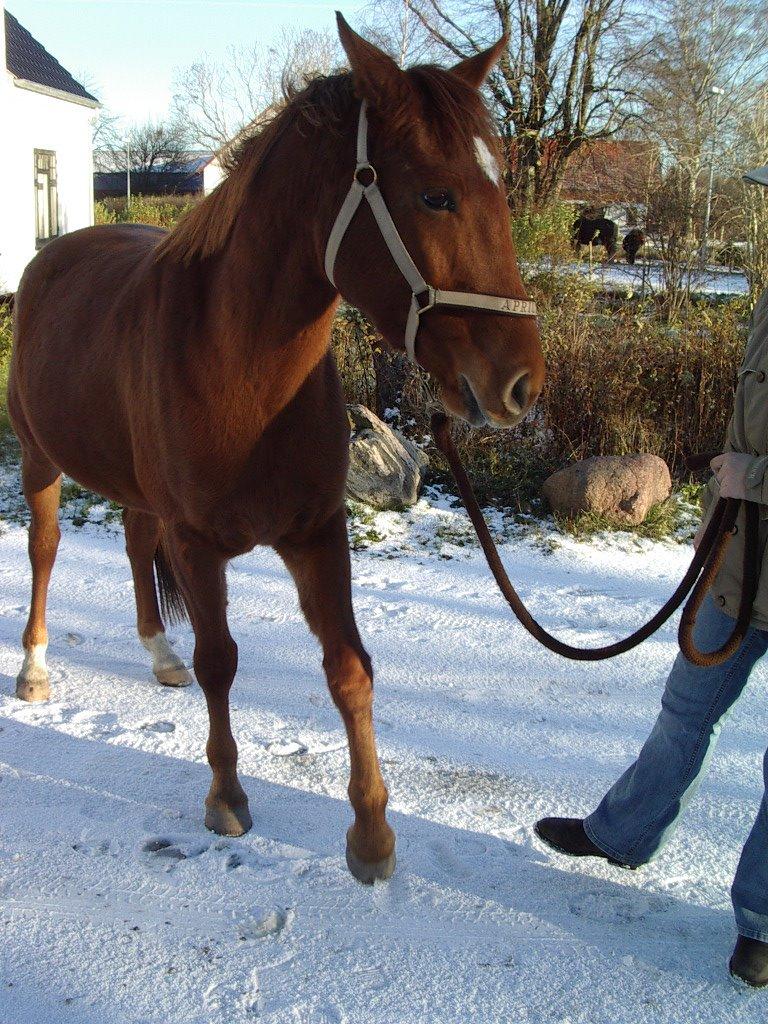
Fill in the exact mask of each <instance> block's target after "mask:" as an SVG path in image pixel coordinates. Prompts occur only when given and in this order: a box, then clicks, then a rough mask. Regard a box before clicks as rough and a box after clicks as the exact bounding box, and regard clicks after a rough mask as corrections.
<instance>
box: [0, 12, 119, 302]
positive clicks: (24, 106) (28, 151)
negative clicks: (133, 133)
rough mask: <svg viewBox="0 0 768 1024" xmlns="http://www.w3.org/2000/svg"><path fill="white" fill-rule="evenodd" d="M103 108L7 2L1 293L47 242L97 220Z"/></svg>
mask: <svg viewBox="0 0 768 1024" xmlns="http://www.w3.org/2000/svg"><path fill="white" fill-rule="evenodd" d="M98 106H99V103H98V101H97V100H96V99H95V98H94V97H93V96H91V94H90V93H89V92H87V90H86V89H84V88H83V86H82V85H80V83H79V82H76V81H75V79H74V78H73V77H72V76H71V75H70V74H69V72H68V71H66V70H65V69H64V68H63V67H62V66H61V64H59V62H58V61H57V60H56V59H55V58H54V57H52V56H51V54H50V53H48V51H47V50H45V49H44V47H43V46H41V44H40V43H38V41H37V40H36V39H34V38H33V36H31V35H30V33H29V32H28V31H27V30H26V29H25V28H24V27H23V26H22V25H20V24H19V22H18V21H17V20H16V19H15V18H14V17H13V15H12V14H10V13H9V12H8V11H5V10H4V8H3V5H2V4H1V3H0V125H2V138H3V140H4V143H3V145H2V146H0V149H1V150H2V152H1V153H0V294H3V293H4V292H12V291H14V290H15V288H16V287H17V286H18V283H19V278H20V277H21V274H22V272H23V270H24V267H25V266H26V265H27V263H29V261H30V260H31V259H32V257H33V256H34V255H35V253H36V252H37V250H38V249H40V248H41V247H42V246H43V245H45V243H46V242H47V241H50V239H51V238H55V237H56V236H57V235H61V234H64V233H65V232H67V231H74V230H75V229H76V228H82V227H87V226H88V225H89V224H92V223H93V167H92V158H91V148H92V147H91V122H92V120H93V117H94V114H95V111H96V109H97V108H98Z"/></svg>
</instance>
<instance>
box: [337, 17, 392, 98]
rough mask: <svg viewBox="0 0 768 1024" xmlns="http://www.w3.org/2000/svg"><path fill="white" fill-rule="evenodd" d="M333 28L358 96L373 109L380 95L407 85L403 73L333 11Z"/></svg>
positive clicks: (386, 55)
mask: <svg viewBox="0 0 768 1024" xmlns="http://www.w3.org/2000/svg"><path fill="white" fill-rule="evenodd" d="M336 24H337V26H338V29H339V39H340V40H341V45H342V46H343V47H344V52H345V53H346V55H347V57H348V59H349V65H350V67H351V68H352V77H353V80H354V83H355V90H356V92H357V93H358V95H359V96H361V97H362V98H363V99H366V100H368V101H369V103H371V105H375V103H376V101H377V100H380V99H381V97H382V95H383V94H386V93H393V92H399V91H402V89H403V88H404V87H405V85H406V82H407V79H406V76H405V72H404V71H402V70H401V69H400V68H399V67H398V66H397V64H395V62H394V61H393V60H392V58H391V57H390V56H389V55H388V54H386V53H384V51H383V50H380V49H379V48H378V46H374V45H373V43H369V42H368V40H367V39H363V37H362V36H359V35H358V34H357V32H354V31H353V30H352V29H351V28H350V27H349V25H348V24H347V22H346V21H345V19H344V17H343V15H342V14H341V12H340V11H336Z"/></svg>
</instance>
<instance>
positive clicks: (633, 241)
mask: <svg viewBox="0 0 768 1024" xmlns="http://www.w3.org/2000/svg"><path fill="white" fill-rule="evenodd" d="M644 245H645V234H644V232H643V231H641V230H640V228H632V230H631V231H628V232H627V233H626V235H625V236H624V241H623V242H622V243H621V246H622V248H623V250H624V252H625V253H626V254H627V263H634V262H635V260H636V259H637V254H638V252H639V251H640V249H642V247H643V246H644Z"/></svg>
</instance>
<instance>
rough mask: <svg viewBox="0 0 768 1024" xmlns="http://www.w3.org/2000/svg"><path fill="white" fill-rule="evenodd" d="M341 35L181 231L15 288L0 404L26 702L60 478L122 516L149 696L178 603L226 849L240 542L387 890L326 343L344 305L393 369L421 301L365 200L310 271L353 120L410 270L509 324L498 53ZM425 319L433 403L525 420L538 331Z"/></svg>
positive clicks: (341, 442) (39, 652)
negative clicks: (276, 563) (389, 352)
mask: <svg viewBox="0 0 768 1024" xmlns="http://www.w3.org/2000/svg"><path fill="white" fill-rule="evenodd" d="M339 34H340V37H341V41H342V44H343V46H344V48H345V50H346V52H347V55H348V57H349V62H350V65H351V69H352V70H351V73H345V74H339V75H335V76H332V77H329V78H324V79H318V80H316V81H314V82H313V83H311V84H310V85H308V86H307V87H306V88H305V89H304V91H303V92H301V93H299V94H297V95H295V96H294V97H293V98H292V99H291V100H290V101H289V102H287V104H286V106H285V107H284V108H283V110H282V111H281V112H280V113H279V114H278V115H277V116H276V117H275V119H274V120H273V121H272V122H271V123H270V124H269V126H267V127H266V128H264V129H263V130H262V131H261V132H259V133H258V134H256V135H254V136H252V137H251V138H250V139H247V140H246V141H245V142H244V143H243V144H242V146H241V148H240V150H239V152H238V154H237V156H236V158H235V160H234V163H233V166H232V168H231V171H230V174H229V176H228V177H227V178H226V180H225V181H224V182H223V183H222V184H221V185H220V186H219V188H218V189H216V191H215V192H213V193H212V194H211V195H210V196H209V197H208V198H207V199H205V200H204V201H203V202H202V203H201V204H200V205H199V206H197V207H196V208H195V209H194V210H193V211H192V212H191V213H190V214H189V215H188V216H187V217H186V218H185V219H184V220H183V221H182V222H181V223H180V224H179V225H178V226H177V228H176V229H175V230H174V231H173V232H171V233H170V234H167V233H165V232H163V231H160V230H158V229H156V228H152V227H147V226H140V225H128V224H126V225H112V226H104V227H95V228H87V229H85V230H83V231H76V232H73V233H72V234H70V235H65V236H63V237H61V238H59V239H57V240H55V241H53V242H51V243H50V244H49V245H47V246H46V247H45V248H44V249H43V250H42V251H41V252H40V253H39V254H38V256H37V257H36V258H35V259H34V260H33V261H32V263H31V264H30V266H29V267H28V269H27V271H26V273H25V274H24V277H23V280H22V282H21V285H20V287H19V291H18V294H17V297H16V308H15V345H14V351H13V359H12V365H11V379H10V389H9V401H10V410H11V416H12V420H13V424H14V426H15V429H16V432H17V434H18V437H19V440H20V442H21V447H22V454H23V487H24V494H25V496H26V499H27V502H28V504H29V507H30V510H31V524H30V531H29V554H30V560H31V563H32V602H31V608H30V615H29V621H28V624H27V626H26V629H25V631H24V636H23V645H24V649H25V652H26V655H25V659H24V665H23V667H22V670H21V673H20V675H19V677H18V681H17V694H18V696H19V697H21V698H22V699H23V700H28V701H37V700H45V699H46V698H47V697H48V696H49V684H48V673H47V669H46V664H45V651H46V645H47V634H46V626H45V603H46V594H47V590H48V583H49V579H50V576H51V570H52V567H53V563H54V559H55V556H56V550H57V546H58V542H59V528H58V520H57V514H58V504H59V490H60V483H61V473H62V472H65V473H67V474H69V475H70V476H71V477H73V478H74V479H75V480H77V481H78V482H79V483H80V484H82V485H83V486H85V487H88V488H90V489H92V490H94V491H97V492H98V493H99V494H102V495H104V496H105V497H107V498H111V499H113V500H114V501H117V502H119V503H120V504H121V505H123V506H124V509H125V516H124V523H125V536H126V547H127V551H128V557H129V559H130V562H131V569H132V573H133V580H134V585H135V593H136V605H137V620H138V632H139V636H140V638H141V640H142V643H143V644H144V645H145V647H147V648H148V650H149V651H150V652H151V653H152V656H153V669H154V672H155V675H156V676H157V678H158V680H159V681H160V682H161V683H165V684H168V685H181V684H184V683H186V682H188V681H189V677H188V674H187V672H186V669H185V668H184V665H183V663H182V662H181V661H180V660H179V659H178V657H176V656H175V655H174V654H173V652H172V651H171V649H170V646H169V644H168V642H167V640H166V639H165V631H164V626H163V619H162V617H161V611H162V612H163V613H167V612H168V611H169V609H170V610H172V609H173V605H174V603H176V605H178V606H180V607H182V608H183V609H184V610H185V611H186V612H187V613H188V615H189V617H190V619H191V622H192V627H193V629H194V634H195V650H194V670H195V674H196V676H197V679H198V681H199V683H200V685H201V687H202V689H203V692H204V694H205V699H206V702H207V706H208V713H209V719H210V733H209V740H208V745H207V754H208V760H209V762H210V766H211V770H212V773H213V779H212V783H211V789H210V792H209V794H208V796H207V798H206V801H205V804H206V815H205V823H206V825H207V826H208V828H210V829H212V830H213V831H215V832H218V833H220V834H222V835H241V834H243V833H244V832H246V831H247V830H248V829H249V828H250V826H251V816H250V814H249V810H248V800H247V797H246V794H245V792H244V791H243V788H242V786H241V785H240V782H239V779H238V775H237V746H236V744H235V740H234V738H233V736H232V731H231V728H230V719H229V691H230V688H231V685H232V681H233V679H234V676H235V670H236V668H237V646H236V645H235V642H234V640H233V639H232V636H231V635H230V632H229V629H228V627H227V616H226V604H227V601H226V584H225V569H226V564H227V561H228V560H229V559H230V558H232V557H233V556H235V555H239V554H242V553H243V552H246V551H250V550H251V549H252V548H253V547H254V546H255V545H269V546H271V547H273V548H274V549H275V550H276V551H277V552H278V553H279V554H280V556H281V557H282V559H283V561H284V562H285V564H286V566H287V568H288V570H289V571H290V572H291V573H292V575H293V577H294V580H295V582H296V587H297V590H298V594H299V598H300V602H301V607H302V610H303V612H304V615H305V617H306V619H307V622H308V624H309V627H310V628H311V630H312V631H313V632H314V633H315V634H316V635H317V637H318V638H319V641H320V643H321V645H322V650H323V666H324V669H325V672H326V676H327V680H328V686H329V688H330V692H331V695H332V697H333V700H334V702H335V703H336V705H337V707H338V709H339V711H340V713H341V716H342V718H343V721H344V725H345V727H346V731H347V736H348V741H349V749H350V783H349V796H350V800H351V803H352V806H353V809H354V815H355V817H354V823H353V825H352V826H351V827H350V829H349V832H348V834H347V860H348V864H349V866H350V869H351V871H352V872H353V874H354V875H355V876H356V877H357V878H359V879H360V880H361V881H365V882H372V881H373V880H374V879H376V878H386V877H388V876H389V875H390V874H391V872H392V870H393V868H394V863H395V858H394V846H395V838H394V834H393V832H392V830H391V828H390V827H389V825H388V823H387V821H386V817H385V807H386V803H387V790H386V788H385V785H384V782H383V780H382V777H381V772H380V770H379V764H378V760H377V754H376V747H375V741H374V731H373V722H372V703H373V687H372V675H371V663H370V659H369V657H368V655H367V654H366V652H365V650H364V648H363V646H362V643H361V641H360V636H359V634H358V631H357V626H356V624H355V619H354V614H353V609H352V601H351V587H350V559H349V549H348V542H347V530H346V520H345V514H344V504H343V497H344V483H345V476H346V470H347V451H348V441H349V429H348V424H347V419H346V414H345V407H344V399H343V395H342V391H341V387H340V384H339V379H338V375H337V372H336V367H335V365H334V361H333V358H332V356H331V354H330V352H329V337H330V330H331V321H332V320H333V316H334V311H335V310H336V307H337V305H338V302H339V297H340V296H339V293H341V294H342V295H343V296H344V298H345V299H347V300H348V301H349V302H350V303H353V304H354V305H355V306H358V307H359V308H360V309H362V310H363V311H364V312H365V313H366V315H367V316H369V317H370V318H371V320H372V321H373V322H374V323H375V325H376V327H377V328H378V330H379V331H380V332H381V334H382V335H383V336H384V338H385V340H387V342H388V343H389V344H390V345H392V346H394V347H395V348H398V349H401V350H402V349H403V347H404V341H403V337H404V325H405V321H406V313H407V311H408V306H409V301H410V300H411V298H412V295H411V291H410V289H409V288H408V285H407V284H406V282H405V280H404V278H403V277H402V275H401V272H400V270H399V269H398V266H397V265H396V264H395V261H394V260H393V258H392V250H391V249H390V248H388V243H386V242H385V238H384V236H383V234H382V233H381V231H380V230H379V225H378V224H377V222H376V221H375V220H374V216H373V209H372V207H369V206H368V205H366V203H362V205H361V206H360V208H359V209H358V210H357V212H356V213H355V215H354V216H353V217H352V219H351V221H350V223H349V225H348V227H347V229H346V231H345V232H344V233H343V236H342V237H341V239H340V241H339V243H338V247H337V251H336V252H335V253H334V255H335V265H334V267H333V273H332V276H333V280H334V281H335V286H334V285H332V284H331V283H330V281H329V276H328V275H327V274H326V273H325V271H324V254H325V249H326V243H327V241H328V238H329V234H330V232H331V229H332V226H333V225H334V224H335V222H336V218H337V214H338V213H339V210H340V208H341V207H342V204H343V203H344V200H345V196H346V194H347V193H348V191H349V190H350V181H351V180H352V175H353V170H354V165H353V162H352V159H353V155H354V151H355V137H356V131H357V125H358V121H359V118H360V117H361V115H360V110H361V101H365V106H364V107H363V110H366V109H367V115H368V120H369V126H370V138H369V141H368V145H369V150H368V156H369V159H370V162H371V164H373V165H374V166H375V168H376V172H377V174H378V182H379V186H380V188H381V194H382V195H383V196H384V197H385V200H386V204H387V206H388V208H389V210H390V212H391V215H392V218H393V219H394V221H395V223H396V224H397V229H398V231H399V234H400V236H401V238H402V242H404V243H405V246H406V247H407V251H408V253H410V254H411V256H412V258H413V262H415V263H416V264H417V265H418V267H419V268H420V270H421V272H422V273H424V274H427V275H428V278H429V280H431V281H434V282H437V283H438V284H439V286H440V287H441V288H456V289H471V290H473V291H475V292H483V291H485V292H491V293H493V295H496V296H499V295H500V296H510V297H511V299H510V301H512V302H515V301H517V302H518V303H519V304H521V305H525V293H524V289H523V285H522V282H521V279H520V275H519V272H518V269H517V264H516V260H515V254H514V250H513V246H512V239H511V235H510V230H509V215H508V210H507V206H506V203H505V199H504V193H503V191H502V188H501V184H500V182H501V176H500V174H499V170H498V166H497V164H496V158H495V156H494V153H495V151H496V145H495V139H494V134H493V132H492V129H491V126H490V123H489V119H488V116H487V112H486V110H485V107H484V104H483V102H482V99H481V97H480V94H479V91H478V90H479V88H480V86H481V85H482V83H483V82H484V80H485V78H486V76H487V74H488V73H489V71H490V69H491V67H492V66H493V64H494V63H495V61H496V60H497V59H498V57H499V55H500V53H501V51H502V48H503V46H504V42H505V41H504V40H501V41H500V42H499V43H497V44H496V45H495V46H493V47H491V48H490V49H489V50H488V51H486V52H483V53H480V54H478V55H477V56H475V57H472V58H470V59H468V60H465V61H463V62H462V63H460V64H458V65H457V66H456V67H454V68H453V69H451V70H448V69H443V68H438V67H432V66H423V67H416V68H412V69H411V70H409V71H402V70H401V69H399V68H398V67H397V65H396V64H395V63H394V62H393V61H392V60H391V59H390V58H389V57H388V56H386V55H385V54H384V53H383V52H382V51H380V50H378V49H377V48H376V47H374V46H372V45H371V44H370V43H368V42H367V41H365V40H364V39H362V38H361V37H360V36H358V35H356V34H355V33H354V32H353V31H352V30H351V29H350V28H349V26H348V25H347V24H346V22H344V20H343V19H341V18H339ZM353 188H354V187H353ZM329 248H330V246H329ZM332 262H333V261H332ZM337 289H338V290H337ZM443 294H445V295H451V294H455V293H450V292H446V293H443ZM478 298H483V296H478ZM485 298H487V296H485ZM446 301H450V300H446ZM420 320H421V325H420V328H419V334H418V349H417V353H418V354H417V358H418V361H419V363H420V364H421V365H422V366H423V367H424V368H425V369H426V370H427V371H429V372H430V373H431V374H433V375H434V377H435V378H436V379H437V381H438V382H439V384H440V385H441V386H442V392H443V400H444V403H445V405H446V407H447V408H448V410H449V411H451V412H452V413H453V414H454V415H457V416H459V417H463V418H465V419H468V420H470V421H471V422H473V423H475V424H479V423H485V422H489V423H491V424H493V425H496V426H499V427H508V426H512V425H514V424H515V423H517V422H518V421H519V420H520V418H521V417H522V415H523V414H524V413H525V411H526V409H527V408H528V407H529V406H530V405H531V404H532V402H533V401H535V399H536V397H537V395H538V393H539V391H540V389H541V385H542V381H543V376H544V366H543V361H542V356H541V350H540V345H539V336H538V329H537V324H536V320H535V319H534V318H533V317H532V315H531V314H530V313H529V314H527V315H522V316H502V315H495V314H494V313H493V312H489V311H488V310H486V311H483V310H478V309H469V310H468V309H463V310H457V309H455V308H448V309H442V308H440V307H439V306H436V307H435V308H431V307H430V311H429V312H428V313H427V315H426V316H424V317H421V318H420ZM153 560H154V561H155V566H156V569H157V577H158V579H157V585H158V590H159V592H160V602H159V604H158V597H157V595H156V591H155V579H154V575H153ZM167 617H168V616H167V614H166V618H167Z"/></svg>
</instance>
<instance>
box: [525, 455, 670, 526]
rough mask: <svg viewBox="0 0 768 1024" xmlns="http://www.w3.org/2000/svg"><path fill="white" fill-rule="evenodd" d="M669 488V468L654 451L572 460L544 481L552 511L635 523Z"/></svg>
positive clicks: (635, 524) (640, 520)
mask: <svg viewBox="0 0 768 1024" xmlns="http://www.w3.org/2000/svg"><path fill="white" fill-rule="evenodd" d="M671 492H672V478H671V477H670V475H669V468H668V467H667V464H666V462H665V461H664V460H663V459H660V458H659V457H658V456H657V455H606V456H598V457H595V458H592V459H584V461H583V462H575V463H573V465H570V466H566V467H565V469H561V470H559V471H558V472H557V473H553V474H552V476H551V477H549V479H548V480H546V481H545V482H544V496H545V498H546V499H547V501H548V502H549V504H550V505H551V507H552V509H553V511H555V512H560V513H562V514H564V515H568V516H573V515H576V514H577V513H579V512H598V513H600V514H601V515H604V516H607V517H608V518H609V519H613V520H614V521H615V522H618V523H626V524H627V525H629V526H637V525H638V523H642V521H643V520H644V519H645V517H646V516H647V515H648V510H649V509H650V507H651V506H652V505H656V504H657V503H658V502H660V501H664V500H665V498H668V497H669V495H670V493H671Z"/></svg>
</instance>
